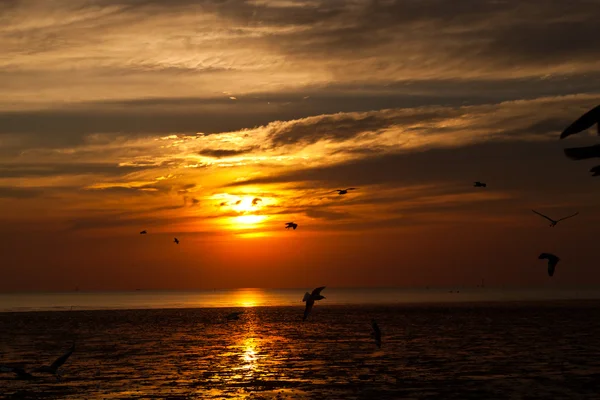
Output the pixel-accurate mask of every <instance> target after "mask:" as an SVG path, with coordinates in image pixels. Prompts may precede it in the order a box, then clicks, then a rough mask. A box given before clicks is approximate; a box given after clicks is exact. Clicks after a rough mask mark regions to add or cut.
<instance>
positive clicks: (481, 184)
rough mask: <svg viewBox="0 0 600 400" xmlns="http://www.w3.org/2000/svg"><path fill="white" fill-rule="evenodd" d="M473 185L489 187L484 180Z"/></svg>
mask: <svg viewBox="0 0 600 400" xmlns="http://www.w3.org/2000/svg"><path fill="white" fill-rule="evenodd" d="M473 187H487V184H485V183H484V182H479V181H477V182H474V184H473Z"/></svg>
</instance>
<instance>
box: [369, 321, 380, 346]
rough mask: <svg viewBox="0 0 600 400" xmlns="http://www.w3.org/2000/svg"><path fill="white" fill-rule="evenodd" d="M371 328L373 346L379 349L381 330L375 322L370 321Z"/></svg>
mask: <svg viewBox="0 0 600 400" xmlns="http://www.w3.org/2000/svg"><path fill="white" fill-rule="evenodd" d="M371 326H372V327H373V333H372V336H373V337H374V338H375V344H376V345H377V347H379V348H381V330H380V329H379V325H377V322H376V321H375V320H374V319H372V320H371Z"/></svg>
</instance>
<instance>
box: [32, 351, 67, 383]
mask: <svg viewBox="0 0 600 400" xmlns="http://www.w3.org/2000/svg"><path fill="white" fill-rule="evenodd" d="M74 351H75V343H73V344H72V345H71V348H70V349H69V351H67V352H66V353H65V354H63V355H62V356H60V357H58V358H57V359H56V360H55V361H54V362H53V363H52V364H51V365H47V366H44V367H40V368H36V369H34V370H33V372H43V373H47V374H52V375H54V376H56V379H59V378H60V372H59V370H58V369H59V368H60V367H61V366H62V365H63V364H64V363H65V362H66V361H67V360H68V358H69V357H70V356H71V354H73V352H74Z"/></svg>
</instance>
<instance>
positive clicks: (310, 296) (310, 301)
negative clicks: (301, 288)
mask: <svg viewBox="0 0 600 400" xmlns="http://www.w3.org/2000/svg"><path fill="white" fill-rule="evenodd" d="M323 289H325V286H321V287H318V288H316V289H315V290H313V291H312V293H308V292H306V293H304V298H303V299H302V301H305V302H306V308H305V309H304V317H303V318H302V321H306V317H308V314H309V313H310V310H312V308H313V305H314V304H315V301H317V300H322V299H324V298H325V296H321V291H322V290H323Z"/></svg>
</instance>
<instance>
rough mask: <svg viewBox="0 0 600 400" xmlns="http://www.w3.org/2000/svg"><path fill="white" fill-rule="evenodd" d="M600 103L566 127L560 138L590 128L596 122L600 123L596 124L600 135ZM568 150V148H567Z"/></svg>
mask: <svg viewBox="0 0 600 400" xmlns="http://www.w3.org/2000/svg"><path fill="white" fill-rule="evenodd" d="M599 122H600V105H598V106H596V107H594V108H592V109H591V110H590V111H588V112H586V113H585V114H583V115H582V116H581V117H579V118H578V119H577V120H575V122H573V123H572V124H571V125H569V126H568V127H566V128H565V130H564V131H562V133H561V134H560V138H561V139H564V138H566V137H567V136H571V135H574V134H576V133H579V132H583V131H585V130H586V129H588V128H590V127H591V126H593V125H594V124H598V125H597V126H596V128H597V130H598V135H600V123H599ZM567 150H568V149H567ZM565 152H566V150H565Z"/></svg>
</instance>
